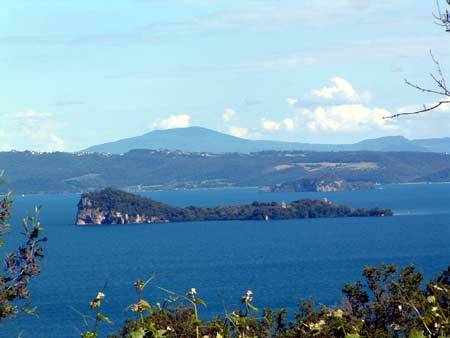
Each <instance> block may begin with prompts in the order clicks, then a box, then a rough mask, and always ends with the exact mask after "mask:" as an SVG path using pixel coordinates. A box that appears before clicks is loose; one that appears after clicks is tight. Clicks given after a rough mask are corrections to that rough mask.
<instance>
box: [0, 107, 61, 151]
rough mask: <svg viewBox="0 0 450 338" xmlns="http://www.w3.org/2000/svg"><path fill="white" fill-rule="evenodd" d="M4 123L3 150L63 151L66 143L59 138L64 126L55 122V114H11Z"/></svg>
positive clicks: (22, 112)
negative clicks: (6, 128)
mask: <svg viewBox="0 0 450 338" xmlns="http://www.w3.org/2000/svg"><path fill="white" fill-rule="evenodd" d="M8 116H9V118H8V119H6V120H5V121H4V122H5V124H6V125H8V132H6V130H4V132H3V135H0V136H1V137H2V140H1V141H2V144H1V145H0V147H1V148H2V149H12V148H15V149H28V150H38V151H49V152H53V151H62V150H64V141H63V140H62V139H61V137H60V136H59V133H60V132H61V130H62V127H63V126H62V125H61V124H60V123H58V122H57V121H55V120H54V119H53V118H52V116H53V114H51V113H47V112H39V111H34V110H24V111H20V112H16V113H14V114H9V115H8Z"/></svg>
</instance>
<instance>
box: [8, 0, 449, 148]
mask: <svg viewBox="0 0 450 338" xmlns="http://www.w3.org/2000/svg"><path fill="white" fill-rule="evenodd" d="M433 10H435V1H434V0H396V1H392V0H389V1H388V0H378V1H368V0H334V1H331V0H224V1H220V0H217V1H215V0H120V1H119V0H107V1H106V0H96V1H88V0H77V1H68V0H40V1H33V0H3V2H2V10H1V11H0V74H1V80H0V102H1V105H0V151H2V150H3V151H5V150H11V149H15V150H25V149H28V150H39V151H78V150H81V149H84V148H86V147H88V146H91V145H94V144H99V143H104V142H108V141H113V140H117V139H120V138H125V137H132V136H137V135H140V134H143V133H146V132H149V131H151V130H154V129H167V128H177V127H188V126H203V127H207V128H211V129H215V130H218V131H221V132H224V133H227V134H230V135H235V136H239V137H244V138H250V139H274V140H283V141H298V142H314V143H351V142H356V141H359V140H362V139H365V138H375V137H381V136H388V135H403V136H405V137H407V138H412V139H414V138H431V137H450V106H442V107H441V109H439V110H438V111H435V112H432V113H428V114H426V115H421V116H413V117H402V118H398V119H395V120H390V119H383V117H385V116H389V115H391V114H394V113H397V112H407V111H412V110H414V109H417V108H418V107H420V106H421V105H422V104H430V103H433V102H437V101H438V100H439V99H440V98H439V97H436V96H433V95H426V94H424V93H421V92H418V91H417V90H415V89H413V88H410V87H408V86H407V85H405V83H404V80H405V79H408V80H409V81H411V82H414V83H417V84H420V85H423V86H425V87H432V86H433V84H432V82H431V80H430V76H429V73H430V72H432V71H434V64H433V62H432V60H431V58H430V54H429V53H430V50H432V52H433V54H434V55H435V56H436V58H437V59H438V60H439V61H440V63H441V64H442V67H443V68H444V70H445V68H447V69H450V48H449V46H450V34H449V33H446V32H445V31H444V30H443V29H442V27H439V26H437V25H435V24H434V23H433V17H432V12H433Z"/></svg>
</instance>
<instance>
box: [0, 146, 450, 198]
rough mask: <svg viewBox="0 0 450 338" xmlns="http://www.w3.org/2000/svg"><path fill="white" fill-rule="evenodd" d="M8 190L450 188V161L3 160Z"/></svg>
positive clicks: (328, 157)
mask: <svg viewBox="0 0 450 338" xmlns="http://www.w3.org/2000/svg"><path fill="white" fill-rule="evenodd" d="M0 169H1V170H4V171H5V178H6V181H7V182H8V188H11V189H13V190H15V191H16V192H18V193H39V192H51V193H56V192H80V191H86V190H92V189H101V188H104V187H109V186H111V187H115V188H124V189H131V190H148V189H155V188H198V187H223V186H267V185H274V184H281V183H284V182H292V181H295V180H298V179H302V178H320V179H324V178H326V179H335V180H338V179H339V180H345V181H347V182H375V183H405V182H422V181H433V182H442V181H450V156H449V155H445V154H434V153H414V152H397V153H396V152H259V153H252V154H238V153H232V154H212V153H183V152H170V151H152V150H133V151H131V152H128V153H126V154H124V155H105V154H87V153H78V154H77V153H75V154H74V153H33V152H0Z"/></svg>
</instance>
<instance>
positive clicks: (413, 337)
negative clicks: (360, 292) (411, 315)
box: [409, 331, 425, 338]
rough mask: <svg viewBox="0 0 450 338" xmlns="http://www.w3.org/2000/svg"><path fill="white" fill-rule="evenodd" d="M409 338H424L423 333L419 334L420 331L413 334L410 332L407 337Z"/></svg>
mask: <svg viewBox="0 0 450 338" xmlns="http://www.w3.org/2000/svg"><path fill="white" fill-rule="evenodd" d="M409 338H425V335H424V334H423V332H420V331H413V332H411V334H410V335H409Z"/></svg>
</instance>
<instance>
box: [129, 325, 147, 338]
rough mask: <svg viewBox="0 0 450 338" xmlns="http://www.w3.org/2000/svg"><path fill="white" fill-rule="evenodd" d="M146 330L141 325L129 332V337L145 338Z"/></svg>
mask: <svg viewBox="0 0 450 338" xmlns="http://www.w3.org/2000/svg"><path fill="white" fill-rule="evenodd" d="M144 337H145V330H144V329H143V328H142V327H141V328H139V329H136V330H134V331H133V332H130V333H129V334H128V338H144Z"/></svg>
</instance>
